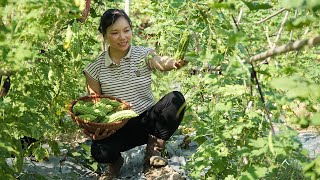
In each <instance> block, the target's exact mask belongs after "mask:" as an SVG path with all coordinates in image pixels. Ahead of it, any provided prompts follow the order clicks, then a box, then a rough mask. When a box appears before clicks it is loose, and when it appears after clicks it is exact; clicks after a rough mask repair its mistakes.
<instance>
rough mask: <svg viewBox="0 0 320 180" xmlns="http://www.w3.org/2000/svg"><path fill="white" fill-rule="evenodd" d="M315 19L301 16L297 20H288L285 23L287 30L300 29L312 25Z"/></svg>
mask: <svg viewBox="0 0 320 180" xmlns="http://www.w3.org/2000/svg"><path fill="white" fill-rule="evenodd" d="M316 20H317V19H316V18H315V17H314V16H302V17H298V18H297V19H293V20H290V21H288V22H287V23H286V26H287V27H288V29H289V30H292V29H300V28H303V27H305V26H309V25H310V24H312V23H314V22H315V21H316Z"/></svg>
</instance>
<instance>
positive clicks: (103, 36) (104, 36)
mask: <svg viewBox="0 0 320 180" xmlns="http://www.w3.org/2000/svg"><path fill="white" fill-rule="evenodd" d="M102 39H103V41H102V50H103V51H106V43H107V38H106V35H105V34H102Z"/></svg>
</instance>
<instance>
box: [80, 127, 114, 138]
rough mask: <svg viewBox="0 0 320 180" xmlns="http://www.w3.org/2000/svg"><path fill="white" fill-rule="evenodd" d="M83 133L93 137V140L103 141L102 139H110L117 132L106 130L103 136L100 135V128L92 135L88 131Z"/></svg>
mask: <svg viewBox="0 0 320 180" xmlns="http://www.w3.org/2000/svg"><path fill="white" fill-rule="evenodd" d="M83 132H84V133H85V134H86V135H87V136H89V137H91V138H92V139H93V140H101V139H104V138H107V137H109V136H110V135H111V134H113V133H115V130H109V129H106V130H104V131H103V133H102V134H101V133H100V128H97V130H96V132H95V133H90V132H89V131H87V130H86V129H84V130H83Z"/></svg>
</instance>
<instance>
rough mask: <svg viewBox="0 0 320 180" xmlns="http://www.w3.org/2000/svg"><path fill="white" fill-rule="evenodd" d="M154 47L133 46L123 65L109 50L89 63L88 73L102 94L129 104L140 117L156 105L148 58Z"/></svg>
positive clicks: (86, 69) (86, 70)
mask: <svg viewBox="0 0 320 180" xmlns="http://www.w3.org/2000/svg"><path fill="white" fill-rule="evenodd" d="M150 50H151V48H146V47H142V46H130V49H129V52H128V54H127V55H126V56H125V57H123V58H122V59H121V61H120V64H119V65H118V64H115V63H113V61H112V60H111V58H110V55H109V53H108V51H105V52H103V53H102V54H101V55H100V56H98V58H97V59H96V60H95V61H94V62H92V63H89V64H88V65H87V66H86V67H85V68H84V70H83V72H84V73H85V74H87V75H88V76H89V77H91V78H92V79H94V80H95V81H97V82H99V83H100V86H101V92H102V94H103V95H108V96H113V97H117V98H119V99H121V100H123V101H126V102H128V103H129V104H130V105H131V107H132V109H133V110H134V111H135V112H137V113H138V114H141V113H143V112H144V111H145V110H147V109H148V108H149V107H151V106H153V105H154V104H155V100H154V97H153V94H152V89H151V70H150V69H149V67H148V65H147V58H146V57H147V55H148V53H149V51H150Z"/></svg>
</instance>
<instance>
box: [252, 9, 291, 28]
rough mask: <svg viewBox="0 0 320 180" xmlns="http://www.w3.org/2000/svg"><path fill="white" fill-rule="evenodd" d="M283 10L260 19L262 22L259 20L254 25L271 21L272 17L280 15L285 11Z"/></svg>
mask: <svg viewBox="0 0 320 180" xmlns="http://www.w3.org/2000/svg"><path fill="white" fill-rule="evenodd" d="M285 10H286V8H282V9H280V10H279V11H277V12H275V13H273V14H271V15H270V16H268V17H266V18H264V19H262V20H260V21H257V22H255V24H260V23H263V22H265V21H267V20H269V19H271V18H272V17H274V16H276V15H278V14H280V13H282V12H283V11H285Z"/></svg>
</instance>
